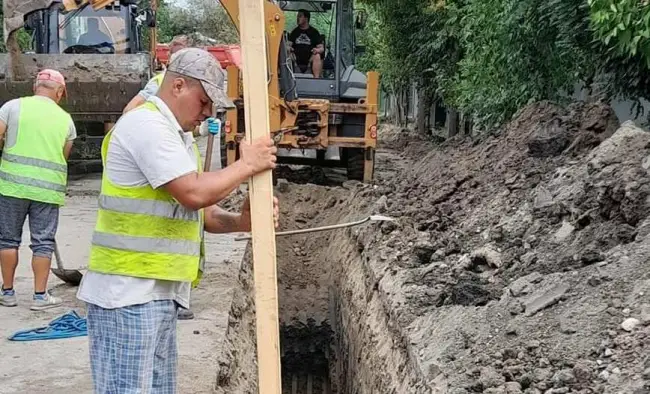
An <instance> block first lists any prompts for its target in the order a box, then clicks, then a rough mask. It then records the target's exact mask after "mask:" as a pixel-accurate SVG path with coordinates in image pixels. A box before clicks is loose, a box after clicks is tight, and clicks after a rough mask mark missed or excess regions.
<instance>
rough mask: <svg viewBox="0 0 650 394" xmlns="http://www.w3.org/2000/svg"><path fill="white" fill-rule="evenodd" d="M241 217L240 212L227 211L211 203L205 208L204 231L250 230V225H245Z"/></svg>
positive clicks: (214, 232)
mask: <svg viewBox="0 0 650 394" xmlns="http://www.w3.org/2000/svg"><path fill="white" fill-rule="evenodd" d="M241 219H242V215H241V214H237V213H232V212H228V211H226V210H225V209H223V208H220V207H219V206H217V205H213V206H211V207H208V208H206V209H205V231H207V232H209V233H212V234H223V233H236V232H246V231H250V229H249V227H250V226H245V223H242V220H241Z"/></svg>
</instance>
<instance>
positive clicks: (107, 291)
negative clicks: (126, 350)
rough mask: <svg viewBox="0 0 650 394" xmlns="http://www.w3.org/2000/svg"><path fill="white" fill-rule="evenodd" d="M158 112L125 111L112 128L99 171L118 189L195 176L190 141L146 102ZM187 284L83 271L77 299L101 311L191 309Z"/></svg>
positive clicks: (189, 135)
mask: <svg viewBox="0 0 650 394" xmlns="http://www.w3.org/2000/svg"><path fill="white" fill-rule="evenodd" d="M148 101H151V102H153V103H154V104H156V106H157V107H158V109H160V112H154V111H147V110H142V109H140V110H138V109H136V110H133V111H129V112H128V113H126V114H125V115H123V116H122V118H120V120H119V121H118V123H117V124H116V125H115V128H114V130H113V135H112V137H111V142H110V145H109V156H108V158H107V162H106V169H105V170H104V171H105V173H106V175H107V176H108V177H109V179H110V180H111V182H113V183H115V184H117V185H121V186H143V185H146V184H150V185H151V186H152V187H153V188H159V187H160V186H162V185H164V184H166V183H168V182H170V181H172V180H174V179H176V178H179V177H181V176H183V175H186V174H189V173H191V172H195V171H197V163H196V159H195V158H194V156H193V145H192V144H193V142H194V137H193V136H192V133H185V132H183V131H182V128H181V126H180V125H179V124H178V121H177V120H176V118H175V117H174V115H173V114H172V112H171V111H170V110H169V108H168V107H167V105H166V104H165V103H164V102H163V101H162V100H161V99H160V98H158V97H156V96H152V97H149V99H148ZM190 289H191V283H189V282H172V281H163V280H155V279H141V278H134V277H129V276H121V275H108V274H101V273H97V272H92V271H88V272H87V273H86V274H85V275H84V277H83V280H82V282H81V285H80V287H79V291H78V293H77V298H79V299H80V300H82V301H85V302H88V303H91V304H94V305H97V306H100V307H102V308H106V309H113V308H122V307H126V306H130V305H138V304H144V303H147V302H150V301H157V300H175V301H176V302H177V303H179V304H180V305H181V306H182V307H184V308H189V304H190Z"/></svg>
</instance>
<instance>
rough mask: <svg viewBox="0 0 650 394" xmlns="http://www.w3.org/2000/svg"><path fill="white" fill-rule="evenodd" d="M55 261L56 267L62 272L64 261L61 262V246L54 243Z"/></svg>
mask: <svg viewBox="0 0 650 394" xmlns="http://www.w3.org/2000/svg"><path fill="white" fill-rule="evenodd" d="M54 260H56V266H57V267H58V268H59V269H60V270H62V269H63V261H61V253H60V252H59V245H58V244H57V243H56V242H54Z"/></svg>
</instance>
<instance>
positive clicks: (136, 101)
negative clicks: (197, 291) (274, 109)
mask: <svg viewBox="0 0 650 394" xmlns="http://www.w3.org/2000/svg"><path fill="white" fill-rule="evenodd" d="M190 45H191V42H190V39H189V37H187V36H185V35H180V36H176V37H174V38H173V39H172V41H171V42H170V43H169V60H170V61H171V59H172V57H173V56H174V55H175V54H176V53H177V52H178V51H180V50H181V49H184V48H187V47H189V46H190ZM164 78H165V71H164V70H163V71H161V72H159V73H158V74H156V75H155V76H154V77H153V78H151V79H150V80H149V82H147V85H146V86H145V87H144V88H143V89H142V90H141V91H140V92H138V94H136V95H135V96H134V97H133V98H132V99H131V101H130V102H129V103H128V104H127V105H126V107H124V111H123V112H124V113H127V112H129V111H131V110H133V109H135V108H138V107H139V106H141V105H142V104H144V103H145V102H146V101H147V99H148V98H149V97H152V96H155V95H156V94H158V90H159V89H160V85H162V81H163V79H164ZM199 127H200V128H203V129H205V122H202V123H201V126H199ZM195 129H196V128H195ZM197 134H198V133H197V132H195V133H194V135H197ZM220 142H221V140H220V138H215V140H214V145H215V146H214V147H213V151H215V150H216V152H217V153H218V154H217V155H214V156H216V157H217V158H218V160H219V163H218V166H217V167H218V168H221V163H220V161H221V155H220V149H221V144H220ZM199 167H201V166H199ZM178 318H179V319H180V320H192V319H194V313H193V312H192V311H191V310H190V309H187V308H179V309H178Z"/></svg>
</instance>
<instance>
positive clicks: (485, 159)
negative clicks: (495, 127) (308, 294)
mask: <svg viewBox="0 0 650 394" xmlns="http://www.w3.org/2000/svg"><path fill="white" fill-rule="evenodd" d="M617 126H618V125H617V122H616V119H615V117H614V114H613V111H612V110H611V108H609V107H607V106H605V105H603V104H584V103H581V104H575V105H573V106H571V107H569V108H566V109H565V108H561V107H558V106H556V105H553V104H551V103H547V102H544V103H537V104H534V105H532V106H529V107H527V108H525V109H523V110H522V111H521V112H520V113H519V114H518V116H517V117H516V118H515V119H514V120H513V122H511V123H510V124H509V125H507V126H506V127H505V128H504V129H503V130H502V131H501V133H499V134H498V135H496V136H492V137H489V138H487V139H486V140H484V141H481V143H480V144H478V143H476V142H475V141H463V142H459V141H448V142H446V143H445V144H443V145H442V146H441V147H440V148H438V149H435V148H433V146H431V145H429V148H430V149H432V150H431V151H430V153H429V154H428V155H427V156H426V157H424V158H423V159H421V160H419V161H416V162H415V164H414V165H413V166H410V168H412V170H411V171H407V172H406V173H401V174H400V176H397V177H395V178H394V182H395V184H392V185H385V186H380V187H379V188H378V189H377V190H376V191H374V192H373V194H374V195H375V198H377V199H381V200H382V205H383V206H385V207H386V213H387V214H388V215H390V216H393V217H399V218H400V220H399V224H398V225H390V226H388V227H383V228H381V231H372V230H366V231H365V232H362V233H361V234H360V235H359V243H361V244H362V245H364V246H365V249H364V252H363V254H362V258H363V259H366V260H370V263H369V265H370V266H374V269H375V270H376V272H378V273H379V272H386V274H385V276H384V275H383V274H382V276H383V279H381V280H380V289H381V287H382V286H381V282H385V283H384V287H385V289H384V291H385V292H386V293H387V294H390V296H388V300H389V301H388V304H392V305H390V306H389V308H388V309H390V310H392V312H393V313H394V314H396V316H397V319H398V321H400V322H401V323H402V326H403V327H405V333H406V334H405V335H406V336H407V337H409V338H413V337H417V338H419V341H413V342H415V343H417V344H416V345H414V348H415V349H414V350H413V352H415V353H416V354H418V355H419V357H416V359H417V362H416V363H417V364H419V365H435V366H436V367H435V370H436V371H438V370H439V371H441V372H440V374H436V376H435V379H433V377H432V380H431V381H430V382H433V381H434V380H436V379H437V381H438V384H437V385H436V384H434V385H433V386H432V387H438V388H444V389H443V390H442V391H441V392H455V393H465V392H492V393H502V392H503V393H506V392H507V393H510V392H513V393H514V392H522V391H524V390H527V391H526V392H531V393H536V392H551V393H555V392H557V393H561V392H570V391H569V390H573V392H620V391H619V390H621V389H623V392H630V393H632V392H639V393H641V392H647V391H643V390H647V389H648V388H650V386H649V385H650V380H648V379H649V378H650V376H648V372H649V371H647V370H645V369H647V368H648V365H647V364H648V362H650V361H648V359H646V360H644V357H641V354H643V352H644V351H647V346H648V345H647V343H649V342H650V341H649V340H648V339H647V335H649V334H650V327H647V326H645V327H643V326H642V325H639V326H638V327H637V328H635V329H634V330H633V331H631V332H629V333H628V332H627V331H624V330H623V329H621V323H622V322H623V321H624V320H625V318H626V317H632V318H637V319H640V317H639V316H640V314H642V313H647V312H643V310H645V309H644V308H647V307H644V306H643V304H644V299H645V300H646V302H647V300H648V298H647V294H648V293H647V290H644V289H645V288H646V287H647V283H646V282H647V278H648V277H650V268H648V267H647V266H646V264H645V263H644V261H647V260H644V259H645V257H642V256H637V255H636V254H637V253H638V249H639V247H640V245H641V244H642V243H643V241H642V240H643V239H645V237H646V236H647V235H648V223H650V219H648V214H649V213H650V211H649V209H650V202H649V200H648V195H649V192H650V188H649V186H648V182H649V181H650V176H649V175H648V172H647V169H648V168H649V167H650V164H648V163H650V159H648V157H649V155H650V134H648V133H646V132H644V131H642V130H640V129H637V128H635V127H634V126H633V125H632V124H625V125H623V127H621V128H619V129H618V131H616V128H617ZM614 131H616V133H614ZM418 149H421V147H420V148H418ZM407 150H408V147H407ZM635 241H637V242H635ZM375 250H377V251H378V253H374V251H375ZM623 250H624V251H625V252H623ZM642 255H643V256H645V252H644V253H642ZM623 256H627V257H623ZM629 256H635V257H629ZM389 277H390V278H389ZM644 280H645V281H644ZM612 282H615V283H617V285H613V283H612ZM638 289H640V290H638ZM396 295H397V296H396ZM391 299H392V300H393V301H392V302H391ZM397 300H399V301H397ZM547 308H548V309H547ZM641 320H642V319H641ZM644 340H645V342H646V344H644V343H643V341H644ZM622 342H624V343H625V344H626V345H625V350H624V351H623V353H625V354H626V356H624V358H625V362H622V360H621V359H619V358H618V357H617V358H616V359H611V357H610V356H611V355H612V354H609V355H605V353H604V352H605V350H606V348H608V346H609V347H611V346H612V345H613V344H614V343H622ZM612 352H613V350H611V349H610V351H609V352H608V353H612ZM644 370H645V372H643V371H644ZM425 372H426V371H425ZM425 376H426V375H425ZM442 376H444V379H442V378H441V377H442ZM445 390H449V391H445ZM547 390H551V391H547ZM612 390H613V391H612ZM635 390H636V391H635ZM639 390H641V391H639Z"/></svg>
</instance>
